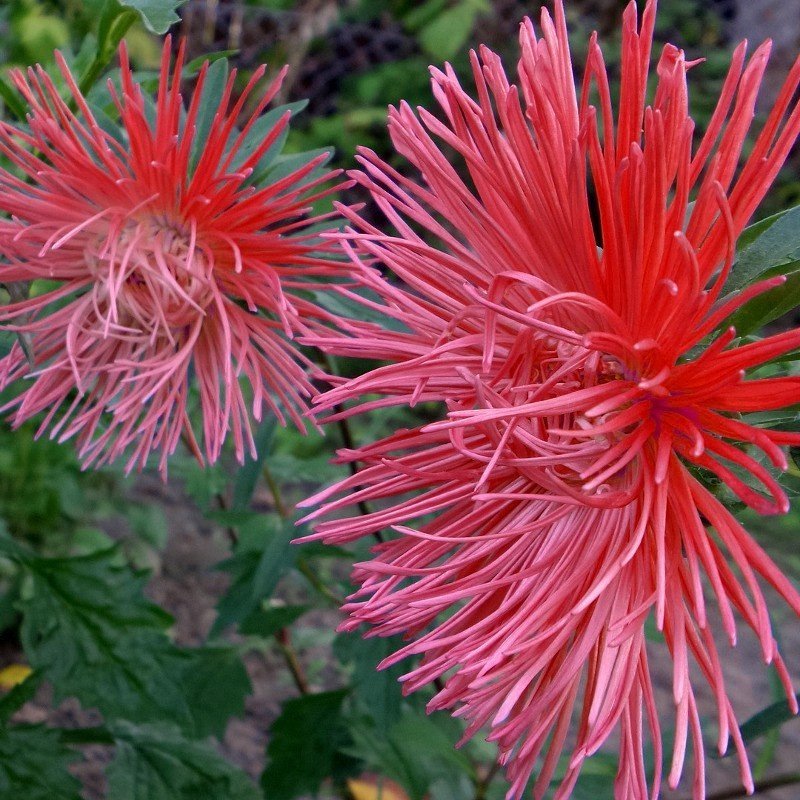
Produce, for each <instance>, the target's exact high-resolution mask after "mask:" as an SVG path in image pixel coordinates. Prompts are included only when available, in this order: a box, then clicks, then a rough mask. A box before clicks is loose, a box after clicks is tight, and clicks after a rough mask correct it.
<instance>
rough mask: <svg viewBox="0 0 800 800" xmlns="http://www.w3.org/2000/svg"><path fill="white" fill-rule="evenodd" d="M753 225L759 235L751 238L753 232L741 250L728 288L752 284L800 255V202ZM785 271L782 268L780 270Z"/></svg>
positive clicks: (727, 289)
mask: <svg viewBox="0 0 800 800" xmlns="http://www.w3.org/2000/svg"><path fill="white" fill-rule="evenodd" d="M753 227H755V228H756V235H755V238H751V237H752V236H753V234H752V232H751V234H750V236H749V237H748V239H747V241H749V244H747V245H746V246H745V247H744V249H743V250H742V251H741V253H740V254H739V257H738V259H737V260H736V263H735V264H734V266H733V269H732V270H731V274H730V277H729V278H728V281H727V283H726V285H725V290H726V292H733V291H737V290H739V289H742V288H744V287H745V286H749V285H750V284H752V283H753V282H754V281H755V280H757V279H758V278H760V277H762V276H763V275H764V273H765V272H767V271H769V270H771V269H773V268H775V267H779V266H784V265H790V264H792V262H796V261H797V260H798V256H800V206H795V207H794V208H790V209H789V210H788V211H786V212H784V213H781V214H776V215H774V216H772V217H769V218H768V219H766V220H762V221H761V222H759V223H756V226H751V228H753ZM748 230H751V229H748ZM745 234H747V231H745ZM745 234H743V237H744V236H745ZM793 269H796V267H793ZM783 271H784V270H779V271H778V273H777V274H779V273H780V272H783Z"/></svg>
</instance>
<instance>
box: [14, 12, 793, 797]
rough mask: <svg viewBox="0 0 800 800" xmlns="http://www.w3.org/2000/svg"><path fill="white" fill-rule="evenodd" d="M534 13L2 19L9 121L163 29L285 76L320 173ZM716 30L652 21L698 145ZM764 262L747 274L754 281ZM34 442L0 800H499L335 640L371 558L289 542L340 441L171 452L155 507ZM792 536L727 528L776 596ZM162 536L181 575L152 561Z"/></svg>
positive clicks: (594, 17)
mask: <svg viewBox="0 0 800 800" xmlns="http://www.w3.org/2000/svg"><path fill="white" fill-rule="evenodd" d="M536 5H537V4H536V3H524V2H516V0H504V1H499V0H498V1H497V2H490V0H426V1H425V2H412V0H386V2H381V1H380V0H353V1H352V2H346V3H345V2H333V0H331V1H330V2H328V1H327V0H308V2H292V1H291V0H272V1H271V2H270V1H268V0H262V1H261V2H257V1H256V0H252V1H251V2H246V3H225V2H210V1H209V2H189V3H187V4H185V5H183V6H182V7H180V8H178V7H179V6H181V3H180V2H177V1H176V2H162V0H126V2H116V0H63V1H61V2H57V1H56V0H11V2H6V3H4V4H3V5H2V8H1V9H0V63H2V64H3V67H2V69H0V78H2V81H3V82H2V83H0V93H1V94H2V96H3V98H4V111H3V113H4V115H5V116H6V117H7V118H9V119H14V118H15V117H17V118H19V117H24V108H21V107H20V101H19V98H18V97H16V96H15V95H14V93H13V91H12V90H11V89H10V86H9V83H8V80H7V71H8V70H9V69H10V68H12V67H14V66H26V65H29V64H32V63H37V62H38V63H43V64H48V63H51V62H52V51H53V49H54V48H59V49H61V50H62V51H63V52H64V53H65V54H66V55H67V58H68V61H69V62H70V63H71V64H72V65H73V69H74V70H75V72H76V74H78V75H80V76H81V78H82V85H83V86H85V87H86V88H90V87H91V86H92V85H93V84H96V82H97V81H98V79H100V78H101V76H102V75H103V74H104V71H105V70H107V69H113V54H114V51H115V48H116V45H117V42H118V41H119V40H120V39H121V38H122V37H123V36H124V37H125V39H126V41H127V43H128V46H129V49H130V51H131V53H132V57H133V60H134V63H135V65H136V68H137V69H138V70H139V71H140V75H141V77H142V79H144V80H147V79H148V77H150V78H151V77H152V73H151V71H152V69H153V68H154V66H155V65H156V63H157V59H158V54H159V49H160V44H159V39H158V37H159V36H160V35H161V34H163V33H164V31H166V30H167V29H168V28H170V27H172V31H173V32H174V33H176V34H179V35H182V36H186V37H187V39H188V45H189V50H190V56H192V57H195V56H201V55H203V54H205V53H212V52H216V53H223V54H227V55H228V56H229V58H230V60H231V62H232V63H235V64H238V66H239V67H240V69H241V71H242V79H244V78H245V77H246V74H247V72H248V70H249V69H251V68H252V67H253V66H254V65H255V64H257V63H260V62H261V61H266V62H267V63H269V64H271V65H274V66H277V65H280V64H282V63H284V62H289V63H290V64H291V66H292V67H293V71H292V74H291V77H290V79H289V81H288V82H287V85H286V87H285V89H284V91H283V95H282V97H281V98H280V101H281V102H291V101H295V100H300V99H308V100H309V103H308V107H307V109H306V110H305V112H304V113H303V114H302V115H300V116H299V117H298V119H297V120H296V122H295V123H294V125H293V129H292V132H291V134H290V137H289V139H288V142H287V143H286V146H285V153H287V154H291V153H296V152H303V151H307V150H313V149H316V148H320V147H328V146H333V147H334V148H335V154H334V157H333V161H334V164H335V165H338V166H343V167H349V166H351V165H352V163H353V155H354V152H355V148H356V145H357V144H362V145H366V146H368V147H371V148H373V149H375V150H377V151H378V152H379V153H381V154H382V155H384V156H385V157H386V158H389V159H390V160H393V159H394V157H393V156H392V154H391V150H390V147H389V144H388V141H387V138H386V133H385V114H386V106H387V104H390V103H397V102H398V101H399V100H400V99H401V98H402V99H406V100H408V101H409V102H410V103H411V104H412V105H413V104H416V103H429V101H430V97H429V89H428V71H427V68H428V65H429V64H431V63H433V64H441V63H442V62H443V61H445V60H450V61H451V62H452V63H453V65H454V67H455V68H456V70H457V71H459V72H460V73H461V74H464V75H466V74H467V72H468V70H467V56H466V53H467V48H468V47H469V46H470V44H474V43H476V42H485V43H487V44H489V45H490V46H491V47H493V48H494V49H497V50H500V51H501V52H504V53H505V54H506V56H507V63H509V64H510V63H513V60H514V59H515V57H516V56H515V53H516V44H515V31H516V27H517V23H518V21H519V19H520V18H521V16H522V15H523V14H524V13H525V12H526V11H527V12H531V11H535V10H536V8H535V7H536ZM569 9H570V10H569V14H570V19H571V23H572V30H573V32H574V42H575V48H576V53H577V57H578V60H580V54H581V48H582V47H583V44H584V43H585V41H586V38H587V35H588V32H589V31H590V30H592V29H594V28H597V29H599V30H600V31H601V33H602V34H603V35H604V37H605V48H606V50H605V52H606V54H607V58H608V61H609V64H610V68H611V70H612V72H613V71H615V70H616V69H617V68H618V65H617V64H616V57H617V56H618V51H619V42H618V35H617V31H618V21H619V16H620V13H621V9H622V4H621V3H618V2H615V1H614V0H605V1H603V0H595V1H594V2H591V1H590V0H573V2H572V3H571V4H570V6H569ZM730 11H731V8H730V4H727V5H726V4H725V3H723V2H719V1H717V2H712V1H711V0H707V1H706V2H702V1H701V0H669V1H668V2H662V3H661V11H660V17H659V33H658V35H659V37H660V38H661V39H667V38H669V39H670V40H672V41H675V42H676V43H677V44H680V45H682V46H684V47H686V49H687V50H688V52H689V53H690V55H692V56H694V55H697V54H700V53H702V55H703V56H704V57H705V58H706V64H705V65H704V66H703V67H702V69H698V70H697V71H696V72H695V73H694V74H693V76H692V91H693V94H692V102H693V108H694V111H695V113H696V117H697V119H698V122H699V128H700V129H701V130H702V128H703V126H704V124H705V123H706V121H707V120H708V118H709V115H710V113H711V109H712V108H713V104H714V102H715V98H716V94H717V92H718V90H719V86H720V83H721V80H722V78H723V76H724V73H725V69H726V66H727V60H728V56H729V52H730V49H731V48H730V42H729V41H728V36H727V33H726V27H725V16H726V14H729V13H730ZM178 13H179V14H180V15H181V16H182V20H179V19H178V16H177V14H178ZM190 83H191V79H190V78H189V80H187V87H188V86H189V85H190ZM95 91H99V90H97V89H96V90H95ZM398 166H401V165H400V164H398ZM797 166H798V162H797V159H796V158H795V159H794V160H793V161H792V162H791V163H790V165H789V166H788V167H787V169H786V170H785V171H784V173H783V175H782V177H781V179H780V181H779V184H778V187H777V189H776V191H775V192H774V193H773V195H772V199H771V201H770V203H771V205H769V206H768V207H767V208H765V209H764V210H763V213H764V214H766V213H768V212H770V211H776V210H778V209H783V208H786V207H788V206H789V205H793V204H795V203H797V202H798V199H800V182H799V181H798V178H797V176H798V169H797ZM348 199H353V200H357V199H359V198H358V197H356V196H353V197H350V198H348ZM796 227H798V226H796ZM774 233H775V232H774V231H773V234H774ZM794 244H795V245H797V246H799V247H800V242H795V243H794ZM792 252H793V251H792ZM790 254H791V253H790ZM787 259H788V256H787ZM786 263H796V262H792V261H791V259H788V260H787V261H786ZM764 266H765V264H764V263H763V261H756V262H755V265H754V269H756V270H757V271H759V270H762V269H763V268H764ZM794 304H795V303H792V304H789V306H787V308H786V309H782V310H788V308H790V307H791V306H792V305H794ZM772 310H774V309H767V311H766V313H765V314H762V317H760V318H758V319H757V320H756V321H754V322H753V327H754V328H755V327H757V324H758V325H760V324H762V323H763V322H764V321H767V320H768V319H771V318H772V317H774V316H775V314H771V313H770V312H771V311H772ZM785 322H786V320H785V319H784V320H783V321H781V320H778V321H777V323H776V322H774V321H773V324H778V325H781V324H785ZM339 366H340V367H341V369H342V370H344V371H345V372H350V373H355V372H357V371H358V370H359V369H361V367H362V365H359V364H357V363H354V362H343V363H341V364H340V365H339ZM426 411H427V410H426V409H422V410H421V411H419V412H416V413H419V414H425V413H426ZM409 414H410V412H407V411H390V412H384V413H381V414H374V415H372V416H371V417H370V418H369V419H361V420H359V421H358V422H357V423H356V424H355V425H354V427H353V430H352V431H351V432H350V433H349V435H352V436H353V438H355V439H356V440H357V441H369V440H371V439H374V438H376V437H377V436H380V435H382V434H384V433H386V432H388V431H390V430H392V429H394V428H396V427H398V426H401V425H408V424H414V423H415V421H416V420H415V418H413V417H411V416H409ZM786 421H787V420H783V422H786ZM788 421H789V422H790V423H791V422H793V421H794V417H793V416H790V418H789V419H788ZM776 424H777V423H776ZM33 433H34V428H33V427H31V426H23V427H22V428H21V429H20V430H17V431H13V432H12V431H11V430H9V428H8V427H7V426H2V427H0V587H2V592H0V631H1V633H0V670H2V671H0V684H2V685H3V686H4V688H5V694H3V695H2V697H0V800H12V798H13V799H14V800H38V799H39V798H42V800H45V798H46V800H53V798H56V799H58V798H63V800H75V799H76V798H79V797H81V796H83V797H86V798H96V797H108V798H111V800H168V799H169V800H175V799H176V798H178V799H180V798H184V799H185V800H190V798H191V799H192V800H195V798H200V797H202V798H204V800H205V798H209V800H215V799H217V798H218V799H219V800H223V798H224V799H225V800H240V799H247V800H250V799H251V798H261V797H266V798H269V800H292V798H295V797H299V796H308V795H312V794H316V793H319V792H321V793H323V794H325V795H332V796H339V797H354V798H355V800H373V798H376V797H377V796H379V795H382V796H384V797H390V798H391V800H405V798H408V799H409V800H422V798H425V797H429V798H431V800H461V798H465V799H466V798H475V800H487V799H488V800H494V799H495V798H496V799H497V800H499V798H500V797H502V796H503V794H504V792H505V788H506V786H505V783H504V782H503V780H502V778H501V777H500V776H499V775H498V774H497V771H496V769H495V767H494V766H493V747H491V746H489V745H487V744H486V743H483V742H481V741H480V740H476V741H473V742H470V743H469V744H468V745H467V746H465V747H464V748H463V749H462V750H458V751H456V750H454V749H453V743H454V742H455V741H456V740H457V739H458V738H459V736H460V730H461V725H460V723H459V722H457V721H455V720H453V719H451V718H450V717H448V716H446V715H444V714H437V715H434V716H432V717H427V716H426V715H425V713H424V705H425V701H426V699H427V697H426V696H425V693H424V692H421V693H419V694H418V695H416V696H414V697H411V698H406V699H404V698H402V696H401V694H400V689H399V685H398V684H397V681H396V679H397V677H398V675H399V674H401V673H402V671H403V669H402V665H401V666H400V667H397V668H393V669H391V670H387V671H385V672H381V673H378V672H376V671H375V665H376V664H377V663H378V662H379V661H380V660H381V659H382V658H383V657H384V656H386V655H387V654H388V653H389V652H391V651H392V650H393V649H395V646H396V643H395V642H392V641H389V642H387V641H383V640H377V639H369V640H365V641H364V640H361V639H359V638H357V637H355V636H344V635H336V634H334V633H333V628H334V627H335V624H336V621H337V619H338V612H336V611H335V609H336V606H337V605H338V604H339V602H340V599H341V597H342V596H344V595H345V594H346V593H347V592H348V591H349V585H348V581H347V575H348V567H349V564H351V563H352V561H353V560H354V559H356V560H357V559H359V558H363V557H366V556H367V548H366V546H354V547H352V548H349V549H337V548H323V547H320V546H316V545H306V546H303V547H296V546H293V545H290V540H291V539H292V538H293V537H294V536H296V535H297V529H296V527H295V525H294V514H293V512H292V510H291V509H292V504H293V502H295V501H296V500H298V499H300V498H301V497H303V496H304V495H305V494H307V493H308V491H309V490H310V489H312V488H314V487H316V486H318V485H319V484H320V483H324V482H328V481H330V480H333V479H334V478H336V477H337V476H341V475H342V474H343V468H340V467H337V466H332V465H330V463H329V458H330V454H331V448H332V447H335V446H340V445H342V444H343V443H345V439H343V438H342V437H343V436H344V432H343V431H341V430H337V429H336V428H333V429H332V430H331V431H329V434H328V438H327V439H323V438H322V437H320V436H318V435H311V436H308V437H303V436H300V435H299V434H298V433H297V432H295V431H292V430H283V429H276V428H275V427H274V425H273V424H272V423H269V422H268V423H266V424H265V425H264V426H263V428H262V429H261V430H260V431H259V434H258V436H259V442H260V445H261V447H260V454H261V455H260V460H259V461H258V462H250V463H248V464H246V465H245V467H244V468H242V469H237V468H236V466H235V464H234V463H233V461H232V459H231V458H230V454H227V455H226V457H225V459H223V461H222V462H221V463H220V464H219V465H217V466H216V467H214V468H211V469H208V470H205V471H201V470H199V469H198V468H197V467H196V466H195V465H194V464H193V463H192V461H191V460H190V459H189V458H188V457H187V456H179V457H178V458H176V461H175V463H174V465H173V468H172V472H171V476H172V478H171V480H172V485H174V486H175V487H179V488H176V489H172V490H170V492H168V491H167V490H165V489H164V488H163V487H160V486H159V485H158V480H157V479H154V478H153V477H152V476H148V475H145V476H143V477H141V478H139V479H131V478H124V477H123V476H122V475H121V473H120V472H119V471H117V470H113V469H104V470H101V471H95V472H86V473H85V472H81V470H80V469H79V466H78V463H77V461H76V459H75V457H74V454H73V452H72V450H71V448H70V447H69V445H66V446H61V445H58V444H56V443H53V442H50V441H47V440H37V441H34V439H33ZM795 479H796V475H795V477H794V478H793V477H792V476H790V478H789V480H790V482H791V481H792V480H795ZM276 487H280V489H279V490H278V489H276ZM798 522H800V518H798V512H797V511H795V512H793V513H792V514H791V515H789V516H787V517H785V518H782V519H780V520H777V521H776V520H770V521H768V522H767V521H764V520H761V519H759V518H753V519H748V523H749V524H750V525H751V528H752V529H753V530H755V531H756V532H758V533H759V535H761V536H762V538H763V539H764V540H765V541H766V542H768V546H769V548H770V551H771V552H772V553H774V554H776V555H777V557H778V558H779V560H781V562H782V564H783V566H784V567H785V568H786V569H787V571H789V572H790V574H792V575H793V576H795V577H797V576H800V561H799V560H798V556H797V553H796V550H797V548H796V545H795V540H796V535H797V531H798ZM179 532H180V534H179ZM176 539H179V540H180V541H181V542H183V544H184V545H185V546H186V548H188V551H190V553H189V555H187V553H186V552H185V551H180V550H176V549H175V547H174V546H172V543H174V541H175V540H176ZM165 548H166V550H165ZM198 550H202V552H204V553H207V554H210V555H209V558H210V559H211V561H212V562H213V561H216V562H217V563H216V566H215V568H214V569H211V568H210V567H209V568H206V567H207V562H208V559H206V562H204V564H205V566H204V567H203V570H205V572H204V573H203V575H202V580H201V578H200V577H198V575H199V574H200V573H196V572H193V571H192V570H193V569H194V567H193V566H192V563H193V562H192V560H191V557H190V555H191V554H192V553H194V552H195V551H198ZM165 553H166V554H165ZM208 572H213V573H214V575H213V576H212V579H210V580H208V576H207V575H206V574H205V573H208ZM176 573H177V575H178V579H179V580H185V584H182V585H186V586H190V585H194V584H193V583H192V582H194V583H196V584H198V585H199V584H200V583H202V585H203V587H205V588H203V592H205V595H206V596H204V597H203V598H201V600H202V602H201V606H202V604H203V603H205V604H206V605H207V606H208V607H209V608H212V609H213V610H214V611H213V613H212V614H211V615H210V617H209V618H208V619H205V618H202V619H201V618H200V617H199V611H196V610H195V611H194V612H193V611H192V610H190V611H189V612H188V613H187V612H185V610H183V611H181V610H180V603H179V602H178V601H176V600H175V598H174V597H173V598H172V600H173V601H174V602H170V597H169V596H168V595H165V596H164V598H162V597H161V596H160V595H161V594H162V593H163V587H164V585H165V582H166V580H167V578H170V576H171V578H170V579H173V580H174V578H175V574H176ZM206 584H208V585H207V586H206ZM191 596H192V598H193V599H194V598H195V597H196V595H195V594H192V595H191ZM155 599H159V600H162V603H161V604H157V603H156V602H154V600H155ZM162 605H163V606H164V607H162ZM165 608H168V609H169V613H168V611H167V610H165ZM173 615H175V616H173ZM195 622H196V624H194V623H195ZM654 636H655V633H654ZM428 696H430V694H428ZM786 719H787V716H786V713H785V704H781V703H780V702H777V701H776V705H775V706H771V707H769V708H768V709H766V710H765V711H764V712H763V713H762V714H760V715H756V716H754V718H753V719H752V720H751V721H750V722H749V723H748V724H747V725H748V726H749V727H747V726H746V729H745V734H746V737H747V739H748V741H752V742H754V743H755V744H754V749H753V752H754V756H755V762H756V772H757V777H759V778H764V777H765V776H767V780H771V778H769V776H770V775H771V774H772V773H771V769H772V760H773V755H774V753H775V752H776V747H777V742H778V739H777V737H778V735H779V732H780V725H781V724H782V723H784V722H785V721H786ZM231 720H233V722H231ZM267 729H269V732H268V736H267V737H266V741H265V736H264V734H265V732H266V731H267ZM254 749H255V752H256V754H255V755H254V756H253V755H252V753H253V751H254ZM248 754H249V755H248ZM728 766H729V769H728V773H729V775H730V782H735V776H734V772H735V769H733V768H731V765H728ZM615 769H616V764H615V759H614V757H613V756H612V755H610V754H604V753H601V754H599V755H598V756H597V757H595V758H594V759H593V760H592V761H591V762H590V763H589V764H588V765H587V768H586V770H585V773H584V775H583V777H582V778H581V781H580V783H579V785H578V787H577V789H576V791H575V794H574V795H573V796H574V797H575V798H576V799H577V800H580V798H586V800H589V799H590V798H591V800H597V798H605V797H610V796H611V792H612V789H611V787H612V783H613V777H614V772H615ZM69 770H72V773H70V772H69ZM75 776H78V777H79V778H80V780H78V777H75ZM785 777H786V776H784V778H785ZM679 796H680V795H679ZM720 796H721V795H720ZM726 796H734V795H726Z"/></svg>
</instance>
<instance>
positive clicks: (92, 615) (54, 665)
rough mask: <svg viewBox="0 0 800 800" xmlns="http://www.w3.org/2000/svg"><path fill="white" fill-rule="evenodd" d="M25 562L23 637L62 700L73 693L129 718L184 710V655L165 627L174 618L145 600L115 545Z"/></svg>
mask: <svg viewBox="0 0 800 800" xmlns="http://www.w3.org/2000/svg"><path fill="white" fill-rule="evenodd" d="M25 566H26V567H27V569H28V571H29V573H30V575H31V578H32V590H31V592H30V594H29V595H28V596H27V597H25V598H23V599H22V601H21V602H20V608H21V610H22V613H23V621H22V629H21V638H22V643H23V646H24V648H25V653H26V655H27V656H28V658H29V660H30V663H31V665H32V666H33V667H34V668H36V669H38V670H41V672H42V674H43V675H44V677H45V678H47V679H48V680H50V681H51V682H52V683H53V686H54V690H55V695H56V701H57V702H58V701H60V700H62V699H63V698H65V697H67V696H70V695H74V696H75V697H77V698H78V699H79V700H80V701H81V702H82V703H83V704H84V705H85V706H87V707H92V706H94V707H97V708H99V709H100V710H101V711H103V712H104V713H108V714H111V715H116V714H119V715H121V716H124V717H127V718H129V719H147V718H157V717H160V716H163V715H164V714H168V715H170V717H171V718H174V717H175V715H177V716H179V717H182V716H185V714H186V708H185V704H184V702H183V699H182V697H181V691H180V684H179V680H180V674H181V670H180V669H179V667H181V666H182V663H181V657H180V654H179V653H178V651H177V650H176V649H175V648H174V647H173V646H172V644H171V643H170V642H169V640H168V639H167V637H166V636H165V635H164V633H163V631H164V630H165V628H166V627H167V626H168V625H169V624H170V622H171V618H170V617H169V615H168V614H166V613H165V612H164V611H162V610H161V609H160V608H158V607H157V606H155V605H153V604H152V603H150V602H149V601H147V600H146V599H145V597H144V595H143V594H142V586H143V584H144V576H143V575H141V574H136V573H134V572H132V571H131V570H130V569H128V568H127V567H124V566H121V565H120V564H119V563H118V562H117V551H116V550H106V551H101V552H97V553H92V554H90V555H87V556H81V557H78V558H53V559H46V558H39V557H31V558H28V559H27V561H26V563H25Z"/></svg>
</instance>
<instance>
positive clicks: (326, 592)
mask: <svg viewBox="0 0 800 800" xmlns="http://www.w3.org/2000/svg"><path fill="white" fill-rule="evenodd" d="M297 569H298V570H299V571H300V573H301V574H302V575H304V576H305V577H306V579H307V580H308V582H309V583H310V584H311V585H312V586H313V587H314V588H315V589H316V590H317V591H318V592H319V593H320V594H321V595H322V596H323V597H327V598H328V600H330V601H331V603H333V604H334V605H335V606H336V607H337V608H340V607H341V606H343V605H344V604H345V602H346V601H345V599H344V598H343V597H339V596H338V595H337V594H335V593H334V592H332V591H331V590H330V589H329V588H328V587H327V586H326V585H325V584H324V583H323V582H322V581H321V580H320V579H319V575H317V573H316V572H314V570H313V569H311V566H310V565H309V563H308V561H306V560H305V559H303V558H301V559H300V560H299V561H298V562H297Z"/></svg>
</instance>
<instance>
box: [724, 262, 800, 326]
mask: <svg viewBox="0 0 800 800" xmlns="http://www.w3.org/2000/svg"><path fill="white" fill-rule="evenodd" d="M790 270H791V271H790ZM771 271H772V270H770V271H769V272H771ZM778 274H785V275H786V283H784V284H783V285H782V286H776V287H775V288H774V289H770V291H768V292H765V293H764V294H762V295H759V296H758V297H754V298H753V299H752V300H751V301H750V302H749V303H746V304H745V305H744V306H742V307H741V308H740V309H738V310H737V311H736V312H735V313H734V314H732V315H731V316H730V317H729V318H728V319H727V320H726V321H725V323H724V325H725V327H727V326H728V325H733V326H734V327H735V328H736V333H737V334H738V335H739V336H746V335H747V334H749V333H754V332H755V331H757V330H759V328H762V327H763V326H764V325H766V324H767V323H768V322H772V320H774V319H777V318H778V317H780V316H783V315H784V314H786V313H788V312H789V311H791V310H792V309H793V308H795V307H797V306H798V305H800V261H792V262H791V263H790V264H789V265H788V266H786V267H781V268H780V269H779V270H778ZM762 277H765V278H766V277H769V275H768V274H766V273H765V274H764V275H763V276H762Z"/></svg>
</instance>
